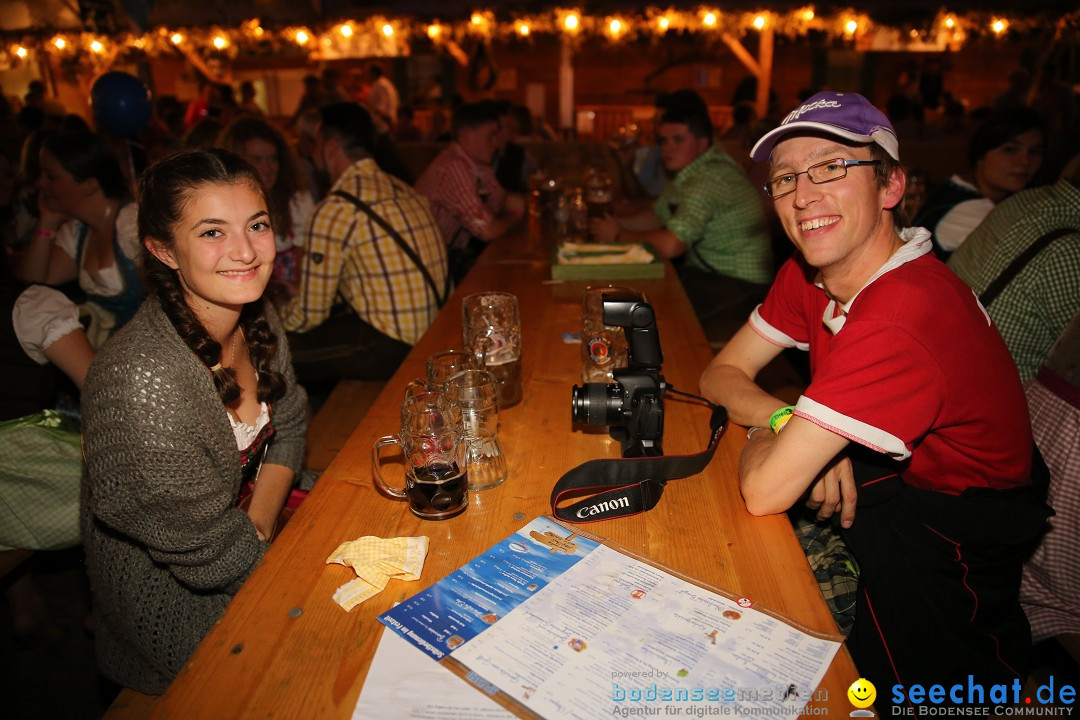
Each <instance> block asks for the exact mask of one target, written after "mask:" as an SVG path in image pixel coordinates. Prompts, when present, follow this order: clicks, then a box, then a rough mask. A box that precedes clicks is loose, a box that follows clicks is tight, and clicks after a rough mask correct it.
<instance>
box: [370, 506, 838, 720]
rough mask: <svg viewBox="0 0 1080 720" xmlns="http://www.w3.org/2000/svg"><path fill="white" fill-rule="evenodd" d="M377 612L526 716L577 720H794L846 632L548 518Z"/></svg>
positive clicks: (426, 650) (414, 643)
mask: <svg viewBox="0 0 1080 720" xmlns="http://www.w3.org/2000/svg"><path fill="white" fill-rule="evenodd" d="M379 620H380V621H381V622H382V623H383V624H384V625H386V626H387V627H388V628H390V629H391V630H393V631H394V632H395V633H396V634H397V635H399V636H401V637H402V638H404V639H405V640H406V641H407V642H408V643H409V644H411V645H412V646H413V647H415V648H418V649H420V650H421V651H422V652H423V653H425V654H426V655H428V657H431V658H433V659H435V660H438V661H441V664H442V665H444V666H445V667H447V668H448V669H451V670H453V671H454V673H455V674H457V675H459V676H460V677H463V678H465V679H466V680H468V681H469V682H471V683H472V684H473V685H474V686H476V687H478V688H480V689H481V690H484V691H485V692H486V693H487V694H488V695H489V696H491V697H492V698H493V699H495V700H496V701H497V702H498V703H499V704H501V705H503V707H505V708H507V709H509V710H511V711H512V712H515V713H516V714H518V715H519V716H525V717H537V716H539V717H542V718H571V719H580V720H592V719H593V718H597V717H603V716H609V715H611V714H612V713H613V712H615V713H618V714H621V713H622V711H623V710H627V711H628V712H630V711H633V712H638V710H632V709H631V706H633V708H637V707H638V706H644V705H648V706H650V707H651V706H655V707H656V708H659V707H661V706H663V707H668V708H671V709H672V710H674V709H675V708H676V707H678V708H680V709H679V711H678V713H675V714H682V712H683V711H684V710H685V711H686V712H697V709H701V708H704V709H706V710H707V709H708V707H712V708H713V709H717V708H719V707H720V706H721V705H723V706H724V707H726V708H728V709H727V710H726V711H724V712H725V713H731V712H734V713H761V712H766V713H768V712H779V713H783V714H791V715H793V716H794V715H798V714H799V713H800V712H802V711H803V710H804V709H805V707H806V704H807V703H808V702H809V701H811V700H814V699H816V698H815V697H814V693H815V691H816V689H817V687H818V685H819V684H820V682H821V679H822V677H823V676H824V674H825V671H826V670H827V669H828V667H829V665H830V663H831V662H832V659H833V657H834V655H835V654H836V651H837V650H838V649H839V647H840V640H841V638H840V637H839V636H833V635H824V634H820V633H811V632H807V631H805V630H802V629H799V628H797V627H795V626H794V625H792V624H791V623H790V622H789V621H786V620H785V619H783V618H781V617H779V616H777V615H775V614H773V613H770V612H768V611H765V610H763V609H761V608H756V607H754V603H753V602H752V601H750V600H749V599H748V598H737V597H734V596H728V595H727V594H725V593H723V592H722V591H717V590H714V589H709V588H706V587H702V586H700V585H698V584H696V583H694V582H691V581H689V579H686V578H682V577H679V576H678V575H677V573H675V572H674V571H670V572H669V571H667V570H665V569H664V568H660V567H657V566H655V565H653V564H652V563H650V562H648V561H646V560H644V559H641V558H637V557H634V556H633V555H631V554H629V553H626V552H623V551H620V550H619V549H616V548H614V547H611V546H609V545H608V544H605V543H602V542H601V541H599V540H597V539H595V538H593V537H592V536H588V535H582V534H580V532H576V531H575V530H573V529H570V528H566V527H564V526H562V525H560V524H558V523H557V522H555V521H554V520H553V519H551V518H548V517H541V518H537V519H536V520H533V521H532V522H530V523H529V524H528V525H526V526H525V527H524V528H522V529H521V530H519V531H518V532H517V533H515V534H513V535H511V536H510V537H509V538H507V539H506V540H503V541H502V542H500V543H498V544H497V545H495V546H494V547H492V548H490V549H489V550H488V551H486V552H484V553H483V554H481V555H480V556H478V557H476V558H474V559H473V560H472V561H471V562H469V563H468V564H467V565H465V566H464V567H462V568H459V569H458V570H456V571H454V572H453V573H451V574H450V575H448V576H447V577H445V578H443V579H442V580H440V581H439V582H437V583H435V584H434V585H432V586H431V587H430V588H428V589H427V590H424V591H422V592H420V593H419V594H417V595H416V596H415V597H413V598H411V599H409V600H406V601H405V602H403V603H401V604H400V605H398V606H397V607H395V608H394V609H392V610H390V611H389V612H387V613H385V614H384V615H382V616H381V617H380V618H379ZM421 694H422V693H421ZM699 706H700V708H699ZM706 706H708V707H706ZM695 708H697V709H695ZM669 714H671V713H669ZM425 717H426V716H425Z"/></svg>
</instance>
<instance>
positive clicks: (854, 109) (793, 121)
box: [750, 91, 900, 162]
mask: <svg viewBox="0 0 1080 720" xmlns="http://www.w3.org/2000/svg"><path fill="white" fill-rule="evenodd" d="M807 130H809V131H816V132H819V133H824V134H826V135H835V136H836V137H839V138H843V139H844V140H850V141H851V142H856V143H877V144H878V145H880V146H881V148H882V149H883V150H884V151H885V152H887V153H888V154H889V156H890V157H892V159H893V160H896V161H897V162H900V147H899V143H898V142H897V140H896V130H894V129H893V126H892V123H891V122H889V118H887V117H885V114H884V113H882V112H881V111H880V110H878V109H877V108H876V107H874V106H873V105H872V104H871V103H870V101H869V100H867V99H866V98H864V97H863V96H862V95H859V94H858V93H839V92H831V91H827V92H819V93H818V94H817V95H814V96H813V97H811V98H810V99H808V100H807V101H806V102H805V103H803V104H802V105H800V106H799V107H797V108H795V109H794V110H792V111H791V112H790V113H788V116H787V117H786V118H784V120H783V122H781V123H780V126H779V127H777V128H775V129H773V130H770V131H769V132H767V133H765V135H764V136H763V137H762V138H761V139H760V140H758V141H757V144H756V145H754V149H753V150H751V151H750V159H751V160H753V161H754V162H763V161H765V160H768V159H769V155H770V154H772V151H773V148H774V147H776V143H778V142H780V141H781V140H783V139H784V136H786V135H789V134H791V133H794V132H799V131H807Z"/></svg>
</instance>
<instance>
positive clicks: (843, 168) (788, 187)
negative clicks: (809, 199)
mask: <svg viewBox="0 0 1080 720" xmlns="http://www.w3.org/2000/svg"><path fill="white" fill-rule="evenodd" d="M880 164H881V161H880V160H844V159H843V158H837V159H835V160H826V161H825V162H819V163H815V164H813V165H811V166H810V167H808V168H806V169H805V170H803V171H802V172H797V173H787V174H785V175H777V176H776V177H774V178H770V179H769V182H767V183H765V185H764V186H763V187H764V188H765V194H766V195H768V196H769V197H771V198H772V199H773V200H775V199H777V198H781V197H784V196H785V195H787V194H788V193H791V192H795V186H796V185H797V184H798V179H799V176H800V175H804V174H805V175H806V176H807V177H808V178H810V182H812V183H814V184H815V185H820V184H822V183H827V182H832V181H833V180H839V179H841V178H843V177H846V176H847V169H848V168H849V167H858V166H859V165H880Z"/></svg>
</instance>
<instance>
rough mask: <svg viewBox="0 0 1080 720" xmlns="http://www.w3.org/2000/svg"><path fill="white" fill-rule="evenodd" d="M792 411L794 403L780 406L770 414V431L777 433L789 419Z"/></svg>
mask: <svg viewBox="0 0 1080 720" xmlns="http://www.w3.org/2000/svg"><path fill="white" fill-rule="evenodd" d="M793 412H795V406H794V405H788V406H787V407H782V408H780V409H779V410H777V411H776V412H774V413H773V414H772V417H770V418H769V427H770V428H772V431H773V432H774V433H777V434H779V433H780V430H781V429H782V428H783V427H784V425H786V424H787V422H788V421H789V420H791V414H792V413H793Z"/></svg>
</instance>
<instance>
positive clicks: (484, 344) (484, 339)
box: [471, 335, 495, 370]
mask: <svg viewBox="0 0 1080 720" xmlns="http://www.w3.org/2000/svg"><path fill="white" fill-rule="evenodd" d="M494 345H495V342H494V341H493V340H492V339H491V338H489V337H488V336H487V335H483V336H481V337H478V338H476V339H475V340H473V342H472V348H471V349H472V353H473V360H474V361H475V362H476V368H477V369H478V370H484V369H486V368H487V354H488V349H489V348H491V347H493V346H494Z"/></svg>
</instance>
